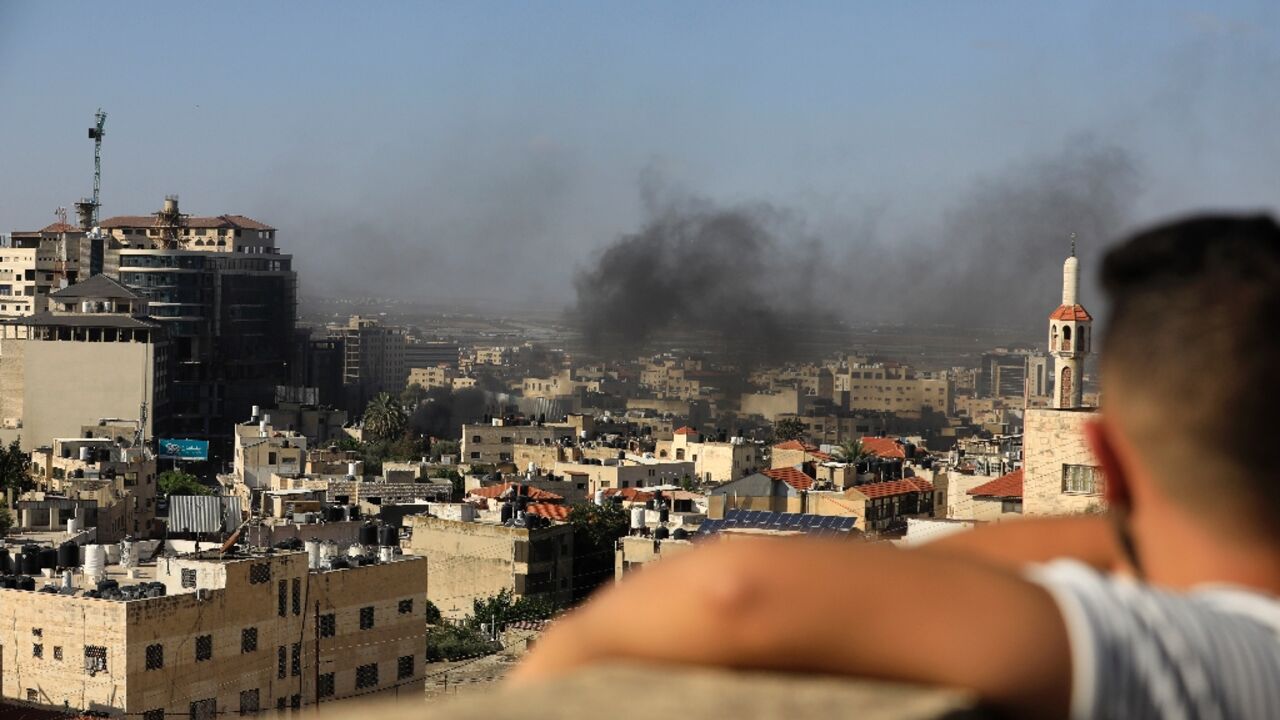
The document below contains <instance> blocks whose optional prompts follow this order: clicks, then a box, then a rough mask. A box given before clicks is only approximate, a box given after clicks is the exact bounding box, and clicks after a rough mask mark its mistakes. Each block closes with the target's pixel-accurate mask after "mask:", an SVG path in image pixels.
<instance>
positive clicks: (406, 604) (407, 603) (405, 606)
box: [396, 598, 413, 615]
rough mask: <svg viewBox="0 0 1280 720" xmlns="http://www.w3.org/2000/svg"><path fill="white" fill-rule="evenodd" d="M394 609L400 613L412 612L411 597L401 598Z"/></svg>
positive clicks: (409, 613) (408, 613)
mask: <svg viewBox="0 0 1280 720" xmlns="http://www.w3.org/2000/svg"><path fill="white" fill-rule="evenodd" d="M396 609H398V610H399V611H400V614H401V615H411V614H413V598H409V599H408V600H401V601H400V604H399V605H398V606H397V608H396Z"/></svg>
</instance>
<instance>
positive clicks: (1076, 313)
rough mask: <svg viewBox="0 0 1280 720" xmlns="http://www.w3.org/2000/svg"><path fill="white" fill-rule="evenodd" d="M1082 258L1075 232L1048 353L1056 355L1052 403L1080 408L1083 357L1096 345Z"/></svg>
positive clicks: (1051, 320) (1051, 319)
mask: <svg viewBox="0 0 1280 720" xmlns="http://www.w3.org/2000/svg"><path fill="white" fill-rule="evenodd" d="M1079 290H1080V261H1079V260H1077V259H1076V235H1075V233H1071V256H1070V257H1068V258H1067V259H1066V261H1065V262H1063V263H1062V304H1061V305H1059V306H1058V309H1057V310H1054V311H1053V314H1052V315H1050V316H1049V353H1050V354H1051V355H1053V357H1054V378H1053V386H1054V387H1053V406H1054V407H1055V408H1059V409H1069V408H1078V407H1080V406H1081V405H1082V404H1083V403H1082V401H1081V397H1082V395H1083V390H1082V384H1083V383H1082V381H1083V379H1084V359H1085V357H1087V356H1088V355H1089V351H1090V350H1091V349H1092V347H1093V337H1092V335H1093V333H1092V326H1093V317H1092V316H1090V315H1089V311H1088V310H1085V309H1084V306H1083V305H1081V304H1080V303H1079V299H1078V297H1077V295H1078V293H1079Z"/></svg>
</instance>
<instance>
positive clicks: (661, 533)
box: [653, 526, 671, 540]
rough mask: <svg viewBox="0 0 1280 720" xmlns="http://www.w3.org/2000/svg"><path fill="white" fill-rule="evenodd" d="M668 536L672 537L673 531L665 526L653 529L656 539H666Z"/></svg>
mask: <svg viewBox="0 0 1280 720" xmlns="http://www.w3.org/2000/svg"><path fill="white" fill-rule="evenodd" d="M668 537H671V531H670V530H668V529H666V528H665V527H662V526H659V527H658V529H657V530H654V531H653V539H654V540H666V539H667V538H668Z"/></svg>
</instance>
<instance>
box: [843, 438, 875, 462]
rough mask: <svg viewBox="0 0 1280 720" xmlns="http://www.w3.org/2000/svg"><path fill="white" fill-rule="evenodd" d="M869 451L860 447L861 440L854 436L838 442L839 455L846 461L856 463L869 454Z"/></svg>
mask: <svg viewBox="0 0 1280 720" xmlns="http://www.w3.org/2000/svg"><path fill="white" fill-rule="evenodd" d="M870 454H871V452H870V451H868V450H866V449H865V448H863V447H862V441H861V440H859V439H857V438H854V439H852V440H845V441H844V442H842V443H840V457H841V458H842V459H843V460H844V461H845V462H848V463H856V462H858V461H859V460H861V459H863V458H865V457H866V456H868V455H870Z"/></svg>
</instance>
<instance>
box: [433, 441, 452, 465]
mask: <svg viewBox="0 0 1280 720" xmlns="http://www.w3.org/2000/svg"><path fill="white" fill-rule="evenodd" d="M458 450H459V445H458V441H457V440H440V439H437V440H436V441H435V442H433V443H431V459H432V460H436V461H437V462H438V461H439V460H440V457H441V456H443V455H452V456H453V457H454V460H455V461H456V460H457V458H458Z"/></svg>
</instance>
